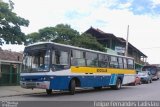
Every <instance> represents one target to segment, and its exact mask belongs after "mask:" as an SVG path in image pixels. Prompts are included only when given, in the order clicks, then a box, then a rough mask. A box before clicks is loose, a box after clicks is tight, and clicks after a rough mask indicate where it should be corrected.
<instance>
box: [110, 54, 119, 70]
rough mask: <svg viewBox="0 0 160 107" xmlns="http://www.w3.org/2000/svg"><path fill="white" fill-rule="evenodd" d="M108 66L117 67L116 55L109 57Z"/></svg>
mask: <svg viewBox="0 0 160 107" xmlns="http://www.w3.org/2000/svg"><path fill="white" fill-rule="evenodd" d="M110 67H111V68H118V62H117V57H115V56H111V57H110Z"/></svg>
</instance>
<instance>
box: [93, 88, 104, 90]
mask: <svg viewBox="0 0 160 107" xmlns="http://www.w3.org/2000/svg"><path fill="white" fill-rule="evenodd" d="M94 89H95V90H100V89H102V87H94Z"/></svg>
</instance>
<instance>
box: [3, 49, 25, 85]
mask: <svg viewBox="0 0 160 107" xmlns="http://www.w3.org/2000/svg"><path fill="white" fill-rule="evenodd" d="M21 64H22V53H18V52H12V51H9V50H2V49H1V48H0V85H18V84H19V73H20V71H21Z"/></svg>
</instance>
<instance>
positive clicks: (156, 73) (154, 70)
mask: <svg viewBox="0 0 160 107" xmlns="http://www.w3.org/2000/svg"><path fill="white" fill-rule="evenodd" d="M142 71H150V72H151V74H152V80H158V79H159V78H160V67H158V66H155V65H146V66H143V67H142Z"/></svg>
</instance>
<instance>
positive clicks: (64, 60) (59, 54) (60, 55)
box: [52, 51, 69, 71]
mask: <svg viewBox="0 0 160 107" xmlns="http://www.w3.org/2000/svg"><path fill="white" fill-rule="evenodd" d="M68 56H69V55H68V52H64V51H52V70H53V71H58V70H62V69H67V68H68V67H69V61H68Z"/></svg>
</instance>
